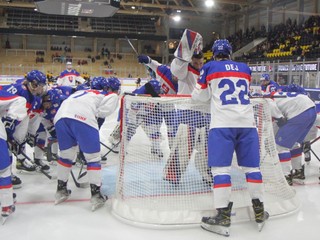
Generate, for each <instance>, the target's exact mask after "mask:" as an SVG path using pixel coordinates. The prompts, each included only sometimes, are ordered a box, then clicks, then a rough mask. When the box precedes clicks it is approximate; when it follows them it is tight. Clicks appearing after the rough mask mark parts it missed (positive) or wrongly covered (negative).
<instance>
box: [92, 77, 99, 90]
mask: <svg viewBox="0 0 320 240" xmlns="http://www.w3.org/2000/svg"><path fill="white" fill-rule="evenodd" d="M99 78H100V77H94V78H92V80H91V82H90V87H91V89H96V90H100V89H101V86H100V82H99Z"/></svg>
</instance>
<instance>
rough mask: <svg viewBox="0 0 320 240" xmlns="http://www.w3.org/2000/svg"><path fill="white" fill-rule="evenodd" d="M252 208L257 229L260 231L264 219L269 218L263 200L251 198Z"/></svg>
mask: <svg viewBox="0 0 320 240" xmlns="http://www.w3.org/2000/svg"><path fill="white" fill-rule="evenodd" d="M252 208H253V212H254V217H255V220H256V223H257V224H258V230H259V232H261V231H262V228H263V227H264V224H265V222H266V220H267V219H268V218H269V213H268V212H266V211H264V206H263V202H260V200H259V199H252Z"/></svg>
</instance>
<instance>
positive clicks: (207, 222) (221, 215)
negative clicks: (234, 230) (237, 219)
mask: <svg viewBox="0 0 320 240" xmlns="http://www.w3.org/2000/svg"><path fill="white" fill-rule="evenodd" d="M232 204H233V203H232V202H229V204H228V207H225V208H218V209H217V211H218V214H217V215H216V216H214V217H203V218H202V220H201V227H202V228H203V229H204V230H207V231H209V232H213V233H217V234H220V235H223V236H226V237H229V235H230V232H229V227H230V225H231V209H232Z"/></svg>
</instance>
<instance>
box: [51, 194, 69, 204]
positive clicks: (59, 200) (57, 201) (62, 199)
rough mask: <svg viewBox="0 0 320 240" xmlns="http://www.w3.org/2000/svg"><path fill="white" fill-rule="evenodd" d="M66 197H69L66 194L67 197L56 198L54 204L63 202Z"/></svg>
mask: <svg viewBox="0 0 320 240" xmlns="http://www.w3.org/2000/svg"><path fill="white" fill-rule="evenodd" d="M68 198H69V196H68V197H62V198H59V199H56V200H55V201H54V205H58V204H60V203H63V202H65V201H66V200H67V199H68Z"/></svg>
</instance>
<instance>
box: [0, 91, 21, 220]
mask: <svg viewBox="0 0 320 240" xmlns="http://www.w3.org/2000/svg"><path fill="white" fill-rule="evenodd" d="M0 100H1V101H0V116H1V118H2V121H0V156H1V159H0V205H1V217H2V222H3V223H4V221H5V220H6V218H7V217H8V216H9V215H10V214H11V213H12V212H14V210H15V206H14V198H13V190H12V179H11V174H12V172H11V164H12V156H10V155H9V151H8V145H7V141H8V142H12V141H15V138H14V133H15V129H16V127H17V125H19V123H20V122H21V121H22V120H23V119H25V118H26V117H27V108H26V100H25V98H23V97H20V96H18V95H13V94H11V93H8V92H6V91H3V90H0Z"/></svg>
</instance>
